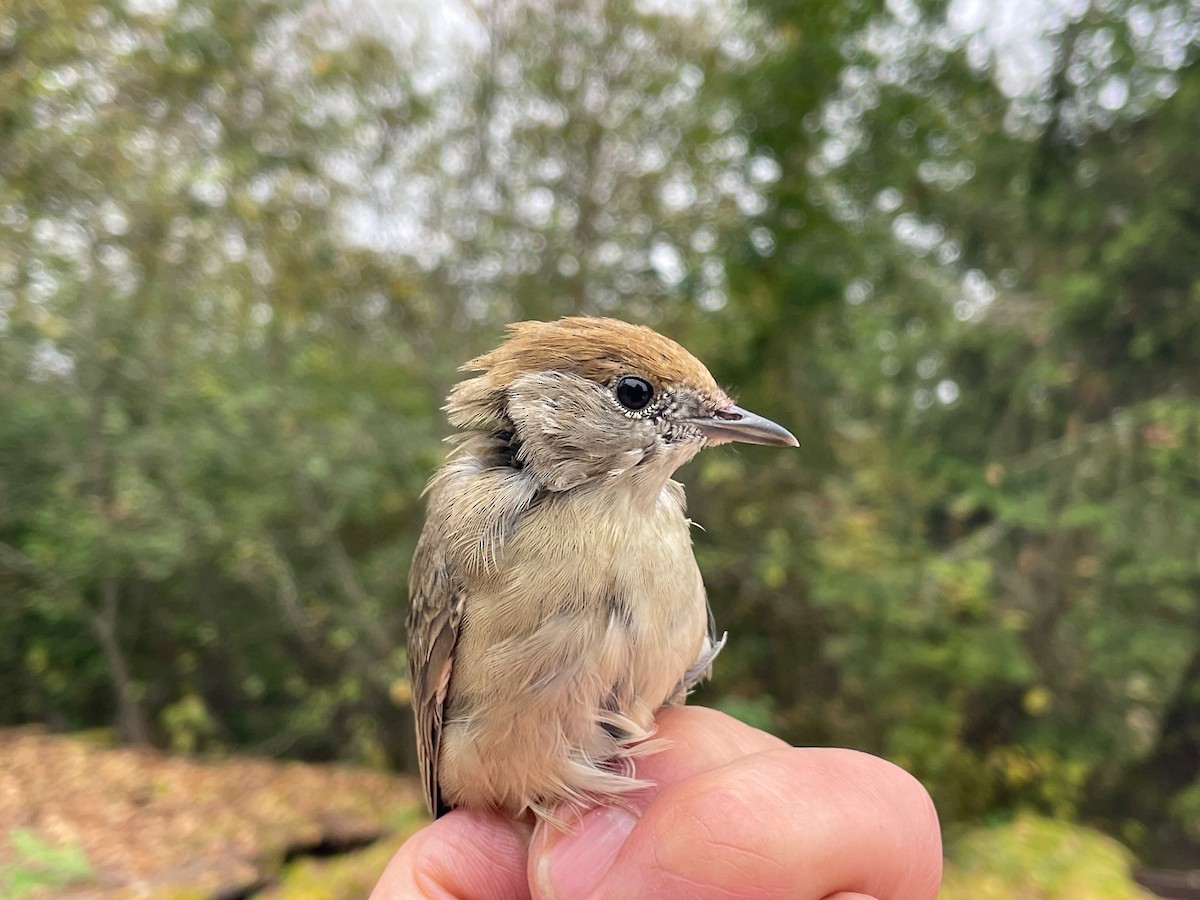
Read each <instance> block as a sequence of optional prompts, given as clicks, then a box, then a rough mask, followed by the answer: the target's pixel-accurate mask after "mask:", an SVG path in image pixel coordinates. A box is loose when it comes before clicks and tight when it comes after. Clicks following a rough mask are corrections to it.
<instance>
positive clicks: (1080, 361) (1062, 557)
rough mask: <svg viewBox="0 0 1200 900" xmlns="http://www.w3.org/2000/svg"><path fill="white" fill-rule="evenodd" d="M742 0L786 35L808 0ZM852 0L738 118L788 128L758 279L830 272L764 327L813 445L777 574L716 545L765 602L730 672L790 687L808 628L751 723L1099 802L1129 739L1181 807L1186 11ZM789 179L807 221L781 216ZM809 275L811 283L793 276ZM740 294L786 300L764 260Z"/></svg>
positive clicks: (1189, 604) (936, 779)
mask: <svg viewBox="0 0 1200 900" xmlns="http://www.w3.org/2000/svg"><path fill="white" fill-rule="evenodd" d="M763 8H764V9H766V10H768V11H769V12H770V13H771V15H772V16H773V20H774V21H775V23H776V25H777V27H778V28H779V29H780V30H781V32H782V33H784V34H788V35H792V36H793V39H794V40H795V41H796V42H797V43H798V44H799V45H800V47H801V48H803V44H804V42H805V41H809V42H811V41H812V40H813V37H812V35H813V31H814V29H813V28H812V27H811V26H810V25H809V23H808V22H806V21H805V18H804V17H805V16H806V15H808V14H809V12H808V11H805V10H798V9H797V8H795V7H793V6H791V5H781V6H779V7H776V6H773V5H771V4H765V5H764V6H763ZM850 9H851V10H854V9H859V10H861V9H862V8H861V7H853V6H852V7H850ZM847 14H848V15H849V14H852V13H847ZM863 15H864V16H866V19H865V21H864V22H863V23H862V25H861V27H859V28H857V30H856V31H854V32H853V33H852V34H850V35H849V37H847V36H846V34H845V33H843V36H842V38H841V42H840V43H838V44H836V46H837V51H838V53H840V54H841V56H842V58H843V59H844V63H845V64H844V65H843V66H842V67H841V69H840V72H839V74H838V76H837V84H836V87H835V88H834V89H833V90H830V91H828V92H827V93H825V94H824V95H821V96H819V97H818V100H817V103H816V104H815V105H814V103H813V102H812V98H804V99H801V100H799V103H798V105H796V106H792V107H788V106H787V103H788V101H789V100H790V99H791V98H792V97H793V96H795V95H794V94H792V93H789V92H788V91H789V90H790V89H791V88H792V86H793V85H794V84H795V78H794V74H792V73H788V74H785V75H782V77H781V78H780V81H779V85H780V87H779V89H778V92H777V93H775V94H770V93H768V94H766V95H764V96H765V98H766V99H765V101H764V102H765V105H766V106H767V107H769V108H770V109H772V110H775V112H774V114H773V116H774V117H773V118H768V117H767V115H766V114H763V115H762V116H760V119H761V121H763V122H770V121H777V122H781V123H783V127H782V128H781V129H779V130H772V129H770V128H761V129H760V130H759V131H758V132H757V133H756V135H755V137H756V140H758V141H762V142H765V143H766V144H767V146H768V148H769V149H772V150H774V151H775V152H776V153H778V154H780V156H781V158H785V159H786V156H785V154H786V153H788V152H791V153H793V154H794V156H795V162H794V163H793V164H792V165H786V164H785V165H784V178H783V179H782V181H781V182H780V185H779V191H778V194H777V205H776V207H775V208H774V211H773V213H772V215H773V216H774V217H775V220H776V222H772V223H771V227H772V233H773V235H774V236H775V239H776V243H777V245H778V250H777V252H776V253H775V255H774V260H775V261H774V262H773V263H772V267H774V268H777V269H779V270H780V271H779V272H778V273H775V272H773V273H772V276H773V281H772V283H773V284H774V285H780V286H782V285H787V284H788V283H789V279H791V280H792V281H793V282H800V281H801V279H803V281H802V282H801V283H804V284H806V285H808V286H810V287H809V291H808V296H809V298H810V300H809V303H810V305H811V304H812V303H813V300H812V298H814V297H825V298H829V299H832V298H833V297H834V296H835V295H836V294H837V293H839V292H840V293H841V295H842V297H843V298H844V302H839V303H836V304H835V303H832V302H826V303H825V304H824V307H823V308H822V309H821V310H820V311H818V312H817V314H816V315H815V317H814V321H813V324H812V326H811V328H810V329H808V330H806V331H805V332H802V333H805V334H812V335H813V336H815V337H816V338H817V340H815V341H813V342H812V343H811V344H807V345H801V346H798V347H795V350H794V351H793V352H795V353H804V354H805V355H806V356H807V360H808V361H807V365H808V367H809V369H810V371H811V372H812V373H813V374H812V375H811V376H810V378H811V381H810V382H809V384H811V385H815V386H820V387H824V386H826V385H829V386H832V387H833V390H832V391H831V392H830V393H828V394H827V395H826V398H827V399H826V400H825V401H824V404H823V405H824V409H825V417H824V422H825V423H827V425H828V428H829V430H828V432H826V433H825V434H824V435H823V437H824V438H825V439H826V440H828V441H829V442H830V444H831V446H832V448H833V451H834V452H835V454H836V457H835V458H836V460H837V464H836V469H835V471H833V472H832V473H830V474H829V475H828V476H826V477H823V478H822V479H821V481H820V484H819V485H818V488H817V490H816V492H815V494H814V495H813V496H812V497H811V498H810V500H809V501H808V502H806V503H804V504H802V506H803V508H804V509H805V512H804V513H801V514H797V515H795V516H788V515H786V514H785V515H784V516H783V517H782V518H781V519H775V522H776V525H775V528H776V530H778V531H779V532H780V533H779V536H778V538H777V540H776V542H775V545H776V546H777V547H779V548H780V550H779V551H778V552H777V553H776V565H777V569H776V574H775V576H774V578H775V580H776V583H777V585H779V586H788V587H787V588H786V591H782V590H781V591H776V592H774V593H766V592H764V591H763V587H762V583H755V582H753V581H747V580H746V578H745V574H744V569H743V571H741V572H739V571H737V570H736V569H734V568H733V565H732V560H733V559H735V558H737V559H744V558H745V552H746V551H745V548H740V547H739V548H734V554H735V556H734V557H732V558H731V559H730V561H729V570H730V572H731V576H730V581H729V587H730V590H731V591H734V592H735V593H737V594H740V595H741V596H742V597H743V598H744V599H743V601H742V602H743V604H744V605H745V608H747V609H748V610H755V612H754V613H753V616H754V618H761V616H762V615H763V613H761V612H757V610H764V609H765V610H769V612H768V613H766V614H767V615H769V616H771V621H772V622H773V624H775V625H776V626H778V628H780V629H781V630H782V633H780V631H774V633H775V635H776V636H775V637H774V638H773V640H772V642H771V643H770V644H769V645H766V646H764V650H766V649H767V646H769V647H770V649H771V651H772V652H765V653H764V655H763V656H762V657H761V658H759V659H757V660H755V665H756V667H757V672H758V674H759V675H760V678H759V680H757V681H750V682H749V683H748V684H746V685H745V686H744V687H743V688H742V690H744V691H754V690H757V689H761V687H762V686H763V685H765V684H770V685H772V687H773V689H774V691H776V692H779V691H784V693H782V694H778V693H777V696H782V697H784V698H787V697H789V694H787V693H786V691H787V688H786V687H784V686H782V685H780V684H779V675H780V674H781V672H786V671H788V670H787V668H786V667H787V666H788V663H784V662H780V660H779V657H780V655H781V653H780V651H781V650H782V649H783V648H786V647H792V646H797V645H798V644H799V645H800V646H804V647H806V648H815V649H816V650H817V652H816V654H815V658H816V659H817V660H820V661H821V662H823V663H824V665H823V666H820V665H818V664H817V663H815V662H814V663H807V664H800V665H799V666H795V664H792V670H793V671H794V672H795V673H796V675H797V676H798V678H799V679H801V680H802V683H800V684H798V685H797V686H796V688H794V689H793V691H792V693H791V694H790V697H791V698H792V700H791V703H789V704H785V705H783V706H782V707H780V708H778V709H777V711H776V713H775V716H774V721H775V722H776V724H777V725H779V726H781V727H783V728H785V729H786V731H787V733H788V734H789V735H790V736H792V737H793V738H797V739H806V738H808V739H811V738H812V737H813V736H816V737H817V738H818V739H833V740H838V741H840V742H845V741H849V742H851V743H854V744H856V745H859V746H865V747H869V748H871V749H874V750H877V751H881V752H884V753H886V754H887V755H889V756H891V757H893V758H895V759H898V760H899V761H901V762H902V763H904V764H905V765H908V766H910V767H912V768H914V769H915V770H916V771H917V772H918V773H919V774H921V775H922V776H923V777H925V778H926V779H927V781H928V782H929V783H930V784H931V785H932V786H933V787H934V790H935V796H937V798H938V799H939V802H940V806H941V808H942V810H943V813H944V814H945V815H946V816H947V817H948V818H957V817H960V816H969V815H976V814H979V813H982V812H984V811H985V810H988V809H994V808H996V807H998V806H1011V805H1020V804H1024V803H1032V804H1034V805H1036V806H1039V807H1042V808H1046V809H1049V810H1052V811H1054V812H1057V813H1059V814H1064V813H1069V812H1071V811H1072V810H1075V809H1078V806H1079V804H1081V803H1087V805H1088V808H1089V809H1091V810H1093V811H1104V812H1106V813H1108V814H1110V815H1113V816H1114V817H1119V814H1120V811H1121V807H1122V804H1123V803H1126V802H1127V801H1128V800H1129V794H1128V791H1129V790H1133V788H1131V787H1129V786H1128V785H1129V781H1128V780H1129V779H1130V778H1132V777H1134V773H1137V772H1142V773H1143V777H1142V778H1141V780H1140V781H1139V785H1140V787H1139V788H1138V793H1139V794H1140V802H1139V803H1138V805H1137V808H1138V816H1139V817H1141V818H1142V819H1143V820H1145V821H1149V822H1151V823H1154V824H1156V825H1157V824H1158V823H1160V822H1162V821H1164V820H1168V819H1172V817H1173V816H1176V814H1180V815H1183V814H1187V815H1190V816H1191V818H1190V819H1188V820H1187V821H1189V822H1190V823H1191V827H1193V828H1195V823H1196V821H1197V820H1196V818H1195V815H1194V810H1193V809H1192V807H1191V806H1190V805H1186V804H1184V805H1181V804H1180V803H1179V802H1177V800H1176V798H1177V797H1178V796H1179V792H1180V791H1181V790H1182V789H1183V788H1185V787H1187V786H1188V785H1193V787H1192V788H1191V789H1190V790H1191V793H1192V794H1194V793H1195V792H1196V788H1195V787H1194V785H1195V784H1196V783H1197V781H1196V779H1197V776H1198V775H1200V772H1198V771H1197V767H1196V763H1195V759H1196V757H1195V755H1193V754H1190V753H1189V748H1190V749H1193V750H1194V749H1195V748H1196V747H1197V744H1196V740H1195V733H1194V727H1195V726H1194V724H1192V725H1186V727H1184V728H1182V729H1181V726H1184V725H1185V724H1186V723H1189V722H1190V723H1194V722H1195V721H1196V707H1195V697H1196V696H1197V693H1196V687H1195V676H1194V672H1195V665H1194V663H1192V664H1191V665H1190V666H1189V660H1194V658H1195V654H1196V652H1197V648H1198V646H1200V643H1198V640H1197V638H1198V637H1200V629H1198V626H1200V620H1198V618H1197V613H1198V612H1200V607H1198V606H1197V601H1196V597H1197V584H1196V568H1195V567H1196V556H1195V553H1194V547H1195V546H1197V538H1198V537H1200V535H1197V533H1196V523H1197V521H1198V519H1197V512H1198V511H1200V510H1197V509H1196V508H1195V506H1194V504H1193V503H1192V502H1191V498H1190V495H1191V494H1193V493H1194V485H1195V483H1196V478H1197V476H1198V475H1200V471H1197V468H1196V456H1195V447H1196V430H1195V423H1196V421H1197V418H1196V417H1197V413H1200V407H1198V406H1197V404H1196V401H1195V397H1196V381H1195V379H1196V369H1195V366H1194V360H1195V358H1196V351H1197V340H1198V339H1200V333H1198V331H1197V314H1198V313H1200V306H1198V305H1197V301H1198V300H1200V291H1198V290H1197V281H1196V270H1195V266H1194V265H1193V264H1192V263H1191V260H1192V259H1194V256H1195V253H1196V250H1197V246H1196V241H1197V231H1196V228H1195V223H1194V222H1193V221H1192V219H1193V218H1194V215H1193V213H1192V211H1193V210H1195V209H1196V208H1198V207H1200V196H1197V188H1198V187H1200V185H1198V184H1197V182H1196V173H1195V166H1194V162H1193V157H1194V153H1193V152H1192V149H1191V145H1192V143H1193V140H1192V137H1191V134H1192V132H1194V122H1195V121H1196V120H1197V114H1198V113H1200V110H1197V107H1196V102H1197V93H1196V91H1197V88H1196V81H1197V75H1196V72H1197V69H1196V66H1195V49H1196V40H1197V34H1198V28H1197V25H1198V14H1197V11H1196V9H1195V7H1194V5H1189V4H1186V3H1164V4H1157V5H1155V6H1154V7H1153V8H1150V7H1147V6H1143V5H1139V4H1131V5H1123V4H1113V5H1109V6H1106V7H1104V8H1103V9H1099V8H1087V7H1072V8H1071V9H1070V10H1067V9H1065V8H1063V9H1060V8H1058V7H1056V6H1049V7H1047V8H1045V9H1043V10H1041V11H1040V12H1039V15H1040V16H1041V18H1040V19H1038V17H1036V16H1034V17H1033V18H1032V19H1031V21H1029V22H1028V23H1018V24H1017V25H1015V26H1014V25H1013V23H1012V22H1011V20H1007V19H1004V17H1002V16H995V17H992V16H990V15H989V14H988V12H987V10H986V7H984V6H982V5H978V4H966V3H962V4H951V5H950V7H949V8H948V9H931V10H928V11H924V10H923V9H922V8H920V7H918V6H917V5H915V4H911V3H903V2H901V3H895V2H893V3H889V4H887V10H886V11H882V10H881V11H877V12H874V13H865V12H864V13H863ZM1005 23H1007V26H1006V25H1005ZM1003 27H1010V28H1011V27H1015V28H1016V30H1017V33H1015V34H1005V33H1001V32H1000V29H1001V28H1003ZM816 33H817V34H818V35H819V34H820V31H819V29H818V30H817V31H816ZM790 52H791V53H795V54H797V55H800V54H802V52H803V51H802V49H800V50H795V49H793V50H791V51H790ZM788 61H790V58H789V60H788ZM786 65H787V63H786V62H785V63H783V64H782V65H781V67H780V69H779V71H780V72H781V73H785V72H787V68H786ZM767 71H768V72H769V71H770V69H768V70H767ZM756 74H757V73H756ZM753 89H754V90H759V91H761V90H762V87H761V85H755V86H754V87H753ZM781 110H786V111H781ZM796 148H800V149H796ZM814 206H816V207H818V208H819V209H824V210H827V211H828V213H829V216H828V217H827V218H821V219H818V221H820V222H821V226H820V230H821V231H822V232H823V233H824V234H825V239H824V240H822V239H821V238H820V237H817V238H816V239H815V241H814V240H813V238H812V237H811V236H809V235H805V234H803V233H799V234H789V233H788V232H787V230H786V229H787V223H788V221H789V220H790V221H793V222H808V221H811V220H812V214H811V210H812V208H813V207H814ZM776 223H778V224H776ZM831 234H832V235H838V236H840V237H841V238H842V240H843V241H844V242H845V244H846V245H847V246H846V247H845V248H843V250H842V252H841V253H840V254H838V253H836V248H834V247H831V246H830V241H829V235H831ZM779 235H787V236H786V237H785V238H783V239H780V238H779ZM814 246H815V247H819V248H821V250H820V251H819V252H818V253H816V254H814V253H813V252H812V247H814ZM839 261H840V262H841V267H840V272H839V268H838V262H839ZM852 267H857V271H855V272H851V271H850V269H851V268H852ZM756 274H757V273H756V272H752V273H750V274H749V275H748V276H746V278H747V280H746V281H745V282H740V281H738V280H735V285H737V284H740V283H745V284H748V285H751V286H753V285H755V284H757V282H756V281H755V276H756ZM821 274H826V275H828V276H829V277H831V278H832V280H833V282H834V283H833V284H832V285H826V286H825V288H824V290H821V289H820V288H818V289H816V290H813V289H812V287H811V286H813V285H820V284H821V282H820V280H819V278H820V275H821ZM761 296H763V297H764V298H765V301H766V302H767V303H768V304H770V305H771V307H772V308H773V309H774V310H775V311H776V312H775V315H781V314H782V313H783V311H784V310H787V311H789V312H790V311H791V310H792V309H794V306H793V305H790V304H789V299H788V294H787V292H786V291H785V290H776V291H772V290H771V289H770V287H768V288H767V289H765V290H763V291H762V292H761ZM793 321H794V320H793ZM756 323H757V319H756ZM762 340H763V341H772V340H773V341H774V342H775V343H776V344H777V345H780V346H783V345H786V344H788V342H789V340H794V337H793V332H791V331H790V330H789V329H781V328H778V327H777V326H776V327H770V328H768V329H766V330H764V332H763V338H762ZM793 346H795V345H793ZM797 393H801V394H811V393H812V388H811V387H810V388H807V389H806V390H805V391H802V392H801V391H798V392H797ZM793 402H794V403H795V405H796V408H797V414H798V415H808V416H814V415H816V414H814V413H813V412H811V411H810V407H811V405H812V401H811V400H810V399H808V397H802V398H801V399H796V400H794V401H793ZM818 439H820V438H818ZM755 490H761V487H757V486H756V487H755ZM779 493H780V490H779V488H778V486H776V493H775V494H774V496H778V495H779ZM772 518H773V519H774V516H773V517H772ZM760 536H761V535H760V534H759V533H755V534H754V535H753V537H752V538H751V540H753V541H757V540H758V539H759V538H760ZM797 546H804V547H805V548H806V549H805V551H804V552H802V553H800V554H796V553H795V552H794V548H795V547H797ZM789 559H790V560H791V561H792V562H791V563H790V564H789ZM797 600H798V604H796V605H798V607H799V609H796V608H795V606H793V604H794V603H796V601H797ZM780 605H787V606H792V608H791V609H790V610H789V611H788V612H786V613H785V612H780V611H778V609H777V608H776V607H778V606H780ZM743 627H753V626H752V625H751V624H750V623H745V624H744V626H743ZM801 631H803V634H801V633H800V632H801ZM814 632H815V633H814ZM767 633H772V631H771V630H768V631H767ZM735 652H736V650H735ZM1188 672H1192V673H1193V674H1192V675H1187V673H1188ZM1173 698H1174V699H1173ZM1189 704H1190V705H1189ZM1187 728H1191V729H1193V731H1191V732H1188V731H1187V730H1186V729H1187ZM1181 730H1182V733H1181ZM1167 748H1170V750H1169V751H1168V750H1167ZM1139 761H1140V762H1139ZM1168 761H1172V764H1171V765H1169V766H1168V765H1166V763H1168ZM1131 767H1132V768H1131ZM1149 771H1153V772H1154V773H1155V776H1154V778H1153V779H1150V781H1152V782H1153V787H1150V786H1149V784H1148V783H1147V779H1146V778H1145V777H1144V773H1146V772H1149ZM1118 784H1125V785H1126V786H1127V787H1126V789H1125V790H1124V791H1118V792H1116V793H1114V787H1115V786H1116V785H1118ZM1185 806H1186V809H1185V808H1184V807H1185ZM1176 821H1180V820H1179V819H1178V818H1176ZM1195 834H1196V832H1193V837H1194V836H1195Z"/></svg>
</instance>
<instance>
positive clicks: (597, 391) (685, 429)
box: [446, 317, 798, 491]
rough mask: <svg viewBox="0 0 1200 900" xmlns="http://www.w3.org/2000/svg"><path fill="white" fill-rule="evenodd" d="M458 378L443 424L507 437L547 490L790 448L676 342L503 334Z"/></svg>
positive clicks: (548, 325) (638, 334)
mask: <svg viewBox="0 0 1200 900" xmlns="http://www.w3.org/2000/svg"><path fill="white" fill-rule="evenodd" d="M462 370H463V371H472V372H482V373H483V374H481V375H478V376H477V377H474V378H470V379H468V380H466V381H463V382H461V383H460V384H458V385H457V386H456V387H455V388H454V390H453V391H452V392H451V393H450V397H449V400H448V402H447V405H446V411H447V413H448V415H449V418H450V421H451V423H452V424H454V425H457V426H459V427H463V428H469V429H476V430H478V429H489V430H493V431H496V432H504V433H506V434H508V435H511V444H512V447H513V459H514V461H515V463H516V464H517V465H521V466H523V467H524V468H525V469H526V470H529V471H531V472H532V474H533V475H534V476H535V477H536V478H537V479H538V481H539V482H541V484H542V485H544V486H545V487H546V488H547V489H549V490H554V491H562V490H569V489H571V488H575V487H578V486H580V485H583V484H585V483H588V482H600V481H607V480H611V479H614V478H618V477H620V476H623V475H625V474H633V475H637V474H639V473H643V472H644V473H646V476H647V481H648V482H651V483H653V482H655V481H657V482H659V483H660V484H661V482H664V481H665V480H666V478H669V477H670V475H671V473H672V472H674V471H675V469H677V468H678V467H679V466H681V465H683V463H685V462H687V461H688V460H689V459H691V458H692V457H693V456H695V455H696V454H697V453H698V452H699V451H700V450H701V449H702V448H704V447H706V446H711V445H715V444H724V443H727V442H729V441H742V442H745V443H750V444H775V445H779V446H790V447H795V446H798V442H797V441H796V439H795V438H794V437H793V436H792V435H791V434H790V433H789V432H788V431H787V430H786V429H784V428H782V427H780V426H779V425H776V424H775V423H774V422H771V421H770V420H768V419H764V418H763V417H761V416H758V415H755V414H754V413H752V412H749V411H747V410H745V409H742V408H741V407H739V406H736V405H735V404H734V402H733V401H732V400H731V399H730V398H729V396H728V395H727V394H726V393H725V392H724V391H723V390H721V388H720V387H718V386H717V383H716V382H715V381H714V380H713V377H712V375H710V374H709V372H708V369H706V368H705V367H704V365H703V364H702V363H701V362H700V361H699V360H697V359H696V358H695V357H694V356H692V355H691V354H690V353H688V352H687V351H686V350H685V349H683V347H681V346H679V344H677V343H675V342H674V341H672V340H670V339H668V338H665V337H663V336H662V335H661V334H658V333H657V332H655V331H652V330H651V329H649V328H645V327H643V326H639V325H630V324H628V323H626V322H620V321H617V320H616V319H603V318H588V317H575V318H566V319H560V320H558V321H557V322H520V323H518V324H515V325H510V326H509V328H508V337H507V339H506V340H505V341H504V343H502V344H501V345H500V346H499V347H497V348H496V349H495V350H492V351H491V352H490V353H485V354H484V355H483V356H479V357H476V358H475V359H473V360H471V361H470V362H468V363H467V364H466V365H464V366H463V367H462Z"/></svg>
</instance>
